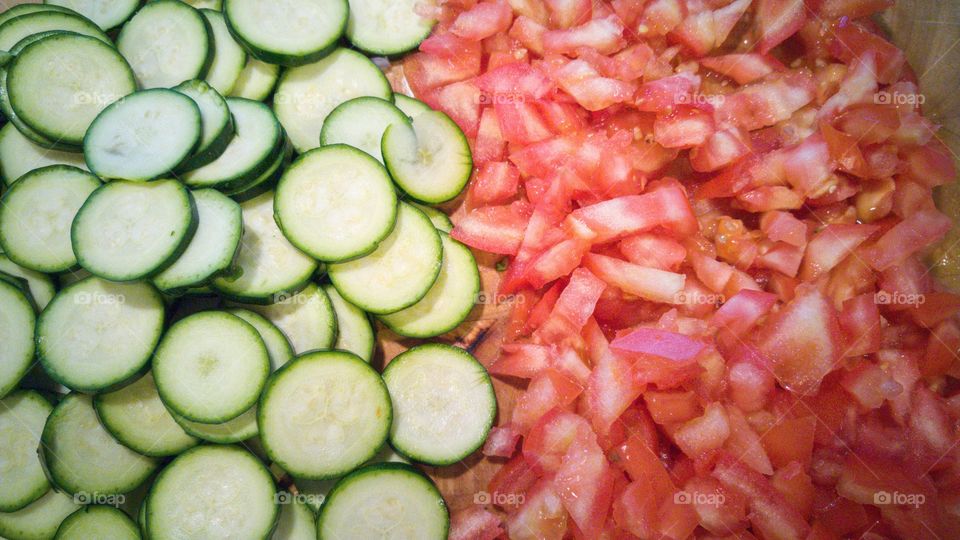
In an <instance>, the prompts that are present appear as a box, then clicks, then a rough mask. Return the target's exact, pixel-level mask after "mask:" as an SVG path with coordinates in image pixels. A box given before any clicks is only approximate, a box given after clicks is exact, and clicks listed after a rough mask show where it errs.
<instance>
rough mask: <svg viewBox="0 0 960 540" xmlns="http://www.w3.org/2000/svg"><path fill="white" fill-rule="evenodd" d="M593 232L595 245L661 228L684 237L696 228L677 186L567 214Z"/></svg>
mask: <svg viewBox="0 0 960 540" xmlns="http://www.w3.org/2000/svg"><path fill="white" fill-rule="evenodd" d="M571 215H572V216H573V217H574V218H576V219H578V220H580V221H582V222H583V223H585V224H586V225H587V226H588V227H590V229H591V230H592V231H593V232H595V233H597V239H596V241H597V242H602V241H606V240H612V239H614V238H617V237H620V236H626V235H628V234H634V233H639V232H643V231H648V230H650V229H652V228H654V227H657V226H663V227H666V228H668V229H671V230H673V231H674V232H676V233H678V234H680V235H683V236H686V235H689V234H692V233H693V232H695V231H696V230H697V229H698V228H699V225H698V224H697V220H696V218H695V217H694V215H693V209H692V208H691V207H690V202H689V200H688V199H687V197H686V194H685V193H684V192H683V189H682V188H680V187H679V186H667V187H664V188H662V189H658V190H655V191H652V192H649V193H646V194H644V195H630V196H626V197H618V198H615V199H610V200H608V201H605V202H602V203H597V204H594V205H590V206H587V207H584V208H580V209H579V210H576V211H574V212H573V213H572V214H571Z"/></svg>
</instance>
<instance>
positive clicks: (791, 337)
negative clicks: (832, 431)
mask: <svg viewBox="0 0 960 540" xmlns="http://www.w3.org/2000/svg"><path fill="white" fill-rule="evenodd" d="M840 341H841V333H840V324H839V321H838V318H837V313H836V310H835V309H834V308H833V306H832V305H830V303H829V301H828V300H827V299H826V298H825V297H824V296H823V294H822V293H821V292H819V291H817V290H815V289H812V288H807V287H804V288H803V290H802V291H799V290H798V293H797V297H796V298H794V299H793V300H792V301H791V302H790V303H788V304H786V305H785V306H783V308H782V309H781V310H780V311H778V312H776V313H774V314H772V315H771V316H770V317H768V319H767V322H766V324H764V325H763V327H762V328H761V329H760V332H759V334H758V335H757V343H758V346H759V349H760V352H761V353H763V354H764V355H765V356H766V357H767V358H769V359H770V360H771V361H772V362H773V370H774V373H775V374H776V376H777V380H779V381H780V384H782V385H783V386H784V387H785V388H787V389H789V390H792V391H794V392H798V393H800V394H807V393H811V392H815V391H816V389H817V387H818V386H819V385H820V381H821V380H822V379H823V377H825V376H826V375H827V373H830V372H831V371H833V370H834V369H835V368H836V367H837V364H836V362H837V360H839V359H840V355H841V354H842V350H841V345H840Z"/></svg>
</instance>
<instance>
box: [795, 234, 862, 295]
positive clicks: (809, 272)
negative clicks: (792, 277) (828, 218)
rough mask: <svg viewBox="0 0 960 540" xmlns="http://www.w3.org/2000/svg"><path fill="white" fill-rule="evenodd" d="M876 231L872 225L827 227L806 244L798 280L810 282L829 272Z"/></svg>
mask: <svg viewBox="0 0 960 540" xmlns="http://www.w3.org/2000/svg"><path fill="white" fill-rule="evenodd" d="M877 230H878V228H877V227H876V226H874V225H846V224H832V225H827V226H826V227H824V228H823V229H822V230H821V231H820V232H818V233H817V234H815V235H814V236H813V238H812V239H811V240H810V243H809V244H807V249H806V255H805V256H804V259H803V268H802V269H801V270H800V279H803V280H804V281H812V280H814V279H816V278H817V277H818V276H820V275H822V274H824V273H827V272H829V271H830V270H832V269H833V268H834V267H835V266H837V265H838V264H840V262H841V261H842V260H843V259H845V258H846V257H849V256H850V254H852V253H853V252H854V250H855V249H856V248H857V247H858V246H859V245H860V244H862V243H863V242H865V241H866V240H867V239H868V238H870V236H872V235H873V233H875V232H877Z"/></svg>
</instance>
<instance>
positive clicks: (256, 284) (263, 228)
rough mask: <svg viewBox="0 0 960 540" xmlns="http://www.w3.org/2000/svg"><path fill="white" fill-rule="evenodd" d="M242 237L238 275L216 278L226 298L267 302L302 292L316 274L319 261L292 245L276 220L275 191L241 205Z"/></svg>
mask: <svg viewBox="0 0 960 540" xmlns="http://www.w3.org/2000/svg"><path fill="white" fill-rule="evenodd" d="M240 208H241V210H242V213H243V238H242V239H241V241H240V252H239V254H238V255H237V261H236V267H237V268H238V269H239V270H238V271H237V272H236V273H235V274H233V275H229V276H220V277H217V278H215V279H214V280H213V282H212V284H213V287H214V288H215V289H216V290H217V291H218V292H220V293H221V294H222V295H224V296H226V297H227V298H230V299H233V300H237V301H240V302H255V303H260V304H268V303H272V302H274V301H275V300H276V299H277V298H283V297H285V296H289V294H291V293H293V292H296V291H299V290H300V289H302V288H303V287H304V286H306V284H307V282H309V281H310V277H311V276H313V272H314V271H315V270H316V269H317V263H316V261H314V260H313V259H311V258H310V257H308V256H307V255H305V254H304V253H303V252H301V251H300V250H298V249H297V248H295V247H293V245H292V244H290V242H289V241H288V240H287V239H286V237H285V236H283V233H282V232H280V228H279V227H277V223H276V221H274V219H273V192H272V191H268V192H266V193H264V194H262V195H260V196H258V197H256V198H254V199H251V200H249V201H246V202H244V203H243V204H241V205H240Z"/></svg>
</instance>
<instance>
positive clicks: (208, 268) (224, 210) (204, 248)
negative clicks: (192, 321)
mask: <svg viewBox="0 0 960 540" xmlns="http://www.w3.org/2000/svg"><path fill="white" fill-rule="evenodd" d="M193 200H194V202H195V203H196V205H197V214H198V217H199V222H198V225H197V231H196V232H195V233H194V235H193V238H191V239H190V243H189V244H188V245H187V248H186V249H185V250H184V251H183V253H182V254H180V257H179V258H177V260H176V261H175V262H174V263H173V264H171V265H170V266H168V267H167V268H166V269H164V270H163V271H162V272H160V273H159V274H157V275H156V276H154V278H153V283H154V285H156V286H157V288H159V289H160V290H161V291H165V292H168V293H177V292H180V291H183V290H186V289H190V288H194V287H199V286H201V285H203V284H205V283H207V282H208V281H209V280H210V278H212V277H213V276H216V275H219V274H221V273H223V272H224V271H226V270H228V269H229V268H230V267H231V265H232V264H233V259H234V257H235V256H236V254H237V250H238V249H240V237H241V236H242V235H243V221H242V216H241V213H240V205H239V204H237V203H235V202H233V201H232V200H231V199H230V198H229V197H227V196H226V195H224V194H222V193H220V192H219V191H215V190H212V189H201V190H197V191H194V192H193Z"/></svg>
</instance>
